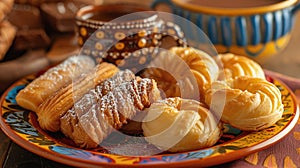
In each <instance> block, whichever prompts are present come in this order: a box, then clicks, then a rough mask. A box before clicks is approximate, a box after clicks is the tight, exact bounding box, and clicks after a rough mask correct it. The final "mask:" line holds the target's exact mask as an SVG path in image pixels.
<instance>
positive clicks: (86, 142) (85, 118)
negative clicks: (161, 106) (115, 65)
mask: <svg viewBox="0 0 300 168" xmlns="http://www.w3.org/2000/svg"><path fill="white" fill-rule="evenodd" d="M117 75H118V74H117ZM118 79H119V78H112V79H108V81H110V82H108V83H109V84H111V85H102V86H101V85H100V86H99V87H97V88H96V89H93V90H91V91H90V92H89V93H87V94H85V95H84V97H83V98H82V99H81V100H80V101H78V102H77V103H75V105H74V106H73V107H72V108H71V109H70V110H69V111H67V113H66V114H64V115H63V116H62V117H61V119H60V120H61V131H62V132H63V133H64V134H65V135H66V136H67V137H69V138H71V139H72V140H73V141H74V142H75V143H76V144H77V145H79V146H81V147H84V148H95V147H97V146H98V145H99V144H100V143H101V142H102V141H103V139H104V138H106V137H107V136H108V135H109V134H110V133H111V132H112V131H113V130H114V129H120V128H121V127H122V126H123V124H126V123H127V120H128V119H131V118H133V116H134V115H135V114H136V113H137V111H141V110H144V109H145V108H148V107H149V106H150V105H151V103H152V102H155V101H157V100H158V99H160V91H159V90H158V89H157V86H156V82H155V81H154V80H151V79H147V78H134V79H131V80H128V81H125V80H124V81H123V82H122V83H119V81H118Z"/></svg>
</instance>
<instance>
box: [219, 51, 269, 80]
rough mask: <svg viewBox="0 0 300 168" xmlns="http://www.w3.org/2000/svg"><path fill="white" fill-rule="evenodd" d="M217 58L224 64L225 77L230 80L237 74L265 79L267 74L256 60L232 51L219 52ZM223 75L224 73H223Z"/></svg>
mask: <svg viewBox="0 0 300 168" xmlns="http://www.w3.org/2000/svg"><path fill="white" fill-rule="evenodd" d="M216 58H217V59H219V60H221V63H222V64H223V71H221V73H224V74H223V75H225V79H227V80H230V79H232V78H235V77H237V76H251V77H257V78H262V79H265V74H264V71H263V69H262V67H261V66H260V65H259V64H258V63H256V62H255V61H253V60H251V59H249V58H247V57H244V56H238V55H234V54H231V53H227V54H219V55H218V57H216ZM221 75H222V74H221Z"/></svg>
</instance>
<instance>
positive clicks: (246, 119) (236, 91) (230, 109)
mask: <svg viewBox="0 0 300 168" xmlns="http://www.w3.org/2000/svg"><path fill="white" fill-rule="evenodd" d="M205 99H206V100H205V101H206V103H207V104H208V105H209V106H210V109H211V110H213V111H214V112H215V113H216V114H217V115H218V116H220V117H221V120H222V121H223V122H225V123H228V124H230V125H232V126H233V127H236V128H238V129H241V130H245V131H258V130H261V129H264V128H268V127H270V126H271V125H273V124H275V123H276V122H277V121H278V120H279V119H280V118H281V117H282V114H283V104H282V101H281V93H280V91H279V89H278V88H277V87H276V86H275V85H274V84H272V83H270V82H268V81H267V80H265V79H262V78H254V77H247V76H240V77H236V78H234V79H233V81H232V83H225V82H223V81H217V82H214V83H213V84H212V88H211V89H210V90H208V92H207V94H206V96H205Z"/></svg>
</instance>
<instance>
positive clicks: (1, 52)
mask: <svg viewBox="0 0 300 168" xmlns="http://www.w3.org/2000/svg"><path fill="white" fill-rule="evenodd" d="M0 3H1V2H0ZM16 31H17V30H16V28H15V27H14V26H13V25H12V24H10V23H9V22H8V21H3V22H2V23H1V22H0V60H1V59H2V58H3V57H4V56H5V54H6V53H7V51H8V49H9V47H10V46H11V44H12V42H13V40H14V38H15V36H16Z"/></svg>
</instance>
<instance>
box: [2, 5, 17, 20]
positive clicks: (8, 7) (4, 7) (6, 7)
mask: <svg viewBox="0 0 300 168" xmlns="http://www.w3.org/2000/svg"><path fill="white" fill-rule="evenodd" d="M13 4H14V0H1V1H0V22H1V21H2V20H3V19H4V18H5V17H6V15H7V14H8V13H9V12H10V11H11V10H12V7H13Z"/></svg>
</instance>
